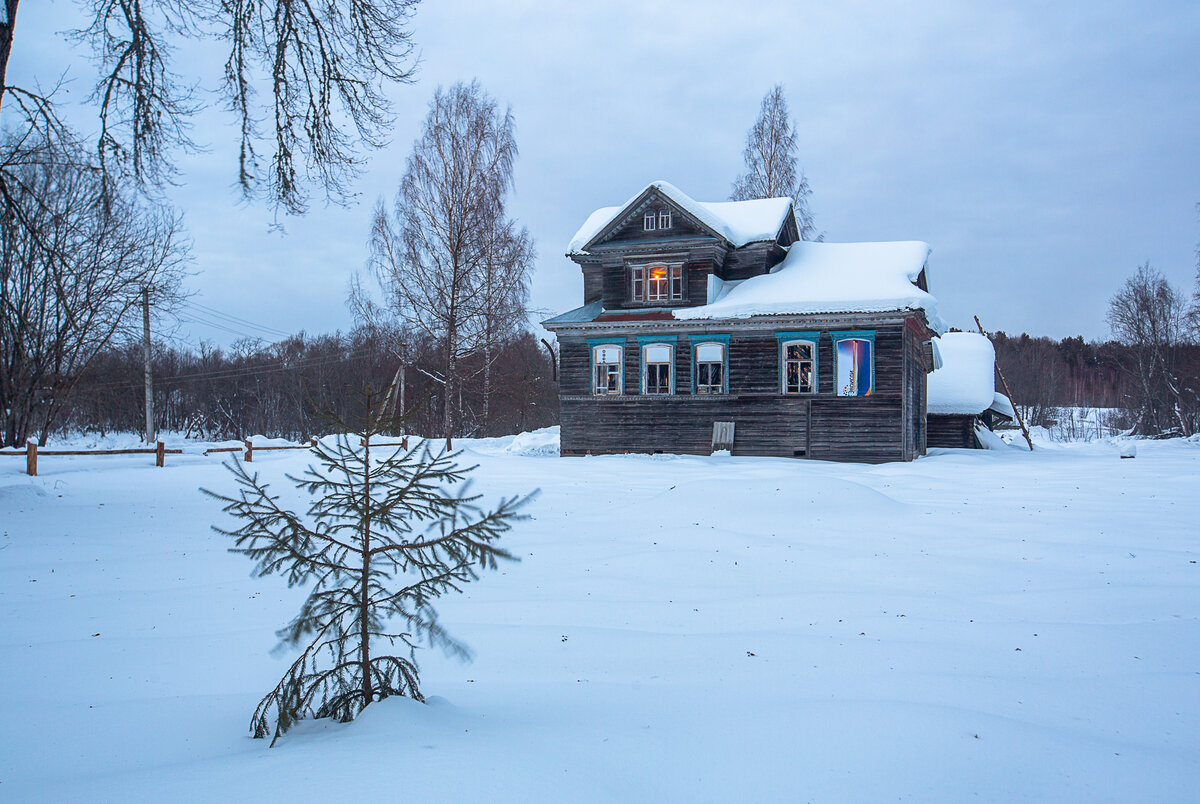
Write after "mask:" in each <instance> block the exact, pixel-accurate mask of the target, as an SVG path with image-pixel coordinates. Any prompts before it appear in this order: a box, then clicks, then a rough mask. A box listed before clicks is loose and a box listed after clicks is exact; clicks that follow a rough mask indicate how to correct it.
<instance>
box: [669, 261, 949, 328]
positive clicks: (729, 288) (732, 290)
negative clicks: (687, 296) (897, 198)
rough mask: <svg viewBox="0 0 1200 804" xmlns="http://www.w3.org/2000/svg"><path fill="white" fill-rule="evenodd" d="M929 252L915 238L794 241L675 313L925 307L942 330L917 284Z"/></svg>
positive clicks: (692, 315)
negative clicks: (783, 253) (763, 270)
mask: <svg viewBox="0 0 1200 804" xmlns="http://www.w3.org/2000/svg"><path fill="white" fill-rule="evenodd" d="M929 251H930V249H929V245H928V244H926V243H922V242H920V241H916V240H911V241H898V242H891V243H809V242H798V243H794V244H792V247H791V248H790V249H789V250H788V255H787V257H785V258H784V260H783V262H781V263H780V264H779V265H777V266H775V268H774V269H772V271H771V273H769V274H763V275H762V276H755V277H751V278H750V279H745V280H742V281H740V282H726V283H725V287H724V288H723V290H722V292H721V293H720V294H719V295H718V296H717V298H716V299H714V300H713V301H712V302H711V303H709V304H705V305H702V306H699V307H687V308H682V309H679V310H675V311H674V312H675V317H676V318H679V319H685V320H686V319H693V318H749V317H750V316H756V315H793V314H805V313H844V312H864V313H866V312H885V311H888V310H924V311H925V314H926V317H927V318H928V319H929V322H930V325H931V326H933V328H934V329H936V330H940V329H942V326H941V319H939V318H938V317H937V313H936V305H937V300H936V299H935V298H934V297H933V296H932V295H930V294H929V293H927V292H925V291H923V290H921V289H920V288H918V287H917V286H916V285H915V284H913V283H914V282H916V280H917V277H918V276H919V275H920V273H921V269H922V268H924V267H925V261H926V260H927V259H928V257H929Z"/></svg>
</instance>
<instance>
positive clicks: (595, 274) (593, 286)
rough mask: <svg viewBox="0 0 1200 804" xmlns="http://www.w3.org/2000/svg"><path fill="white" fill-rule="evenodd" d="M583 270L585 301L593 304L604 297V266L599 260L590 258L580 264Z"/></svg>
mask: <svg viewBox="0 0 1200 804" xmlns="http://www.w3.org/2000/svg"><path fill="white" fill-rule="evenodd" d="M579 267H580V269H581V270H582V271H583V303H584V304H591V303H592V302H594V301H599V300H600V299H603V298H604V268H603V266H601V265H600V261H599V260H588V261H586V262H583V263H581V265H580V266H579Z"/></svg>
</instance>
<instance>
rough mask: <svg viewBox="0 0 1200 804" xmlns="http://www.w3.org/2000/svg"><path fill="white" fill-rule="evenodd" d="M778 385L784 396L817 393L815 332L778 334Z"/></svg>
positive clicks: (818, 335) (817, 338) (816, 336)
mask: <svg viewBox="0 0 1200 804" xmlns="http://www.w3.org/2000/svg"><path fill="white" fill-rule="evenodd" d="M775 339H776V340H777V341H779V380H780V382H779V384H780V389H779V390H780V391H781V392H783V393H785V394H815V393H816V392H817V344H818V342H819V340H820V333H817V332H779V333H776V335H775Z"/></svg>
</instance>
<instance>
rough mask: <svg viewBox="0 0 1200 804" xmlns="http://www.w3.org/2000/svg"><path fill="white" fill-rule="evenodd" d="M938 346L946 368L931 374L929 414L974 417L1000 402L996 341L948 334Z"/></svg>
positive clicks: (981, 337) (968, 335) (938, 340)
mask: <svg viewBox="0 0 1200 804" xmlns="http://www.w3.org/2000/svg"><path fill="white" fill-rule="evenodd" d="M935 343H936V344H937V348H938V351H939V352H940V353H941V355H942V367H941V368H939V369H937V370H936V371H934V372H933V373H932V374H930V375H929V412H930V413H943V414H947V413H955V414H966V415H972V416H974V415H978V414H980V413H983V412H984V411H985V410H987V409H988V408H990V407H992V405H993V404H995V402H996V375H995V366H996V350H995V349H994V348H992V342H991V341H989V340H988V339H987V338H985V337H984V336H983V335H980V334H978V333H975V332H947V333H945V334H944V335H942V336H941V337H939V338H938V339H937V340H936V341H935ZM1004 401H1005V402H1008V400H1007V399H1005V400H1004ZM1010 410H1011V407H1010ZM1001 412H1003V411H1001Z"/></svg>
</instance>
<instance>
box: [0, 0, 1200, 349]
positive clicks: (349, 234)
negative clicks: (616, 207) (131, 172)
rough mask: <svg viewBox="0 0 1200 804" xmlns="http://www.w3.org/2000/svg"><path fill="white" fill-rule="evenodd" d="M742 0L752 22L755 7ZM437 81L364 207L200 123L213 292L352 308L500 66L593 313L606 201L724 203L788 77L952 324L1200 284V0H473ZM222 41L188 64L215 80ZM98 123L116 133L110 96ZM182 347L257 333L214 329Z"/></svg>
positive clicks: (1096, 319) (200, 242)
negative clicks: (282, 200)
mask: <svg viewBox="0 0 1200 804" xmlns="http://www.w3.org/2000/svg"><path fill="white" fill-rule="evenodd" d="M731 8H733V9H736V11H730V10H729V9H731ZM75 9H76V6H75V4H74V2H73V0H25V2H24V3H22V5H21V8H20V14H19V16H18V28H17V32H16V39H15V42H14V49H13V56H12V59H11V61H10V64H9V79H10V82H11V83H30V82H31V80H32V78H33V77H35V76H36V78H37V79H38V80H40V81H41V82H42V84H43V85H45V84H51V83H53V82H54V81H55V80H56V79H57V77H58V76H59V75H60V74H61V73H63V72H64V71H65V72H66V76H67V78H68V79H70V80H71V83H69V84H68V85H67V87H66V89H65V94H64V95H63V99H64V100H65V101H66V102H68V103H79V104H81V105H82V104H84V102H85V101H86V98H87V95H88V93H89V90H90V86H91V83H92V81H93V80H94V79H93V74H92V65H91V62H89V61H88V59H87V58H85V57H84V54H82V52H81V51H79V50H77V49H76V48H74V46H72V45H70V44H69V43H67V42H64V41H63V39H62V38H61V37H60V36H57V35H56V33H55V32H56V31H59V30H62V29H64V28H67V27H70V26H71V25H72V24H76V23H73V22H72V20H73V19H74V18H75V15H76V10H75ZM414 31H415V37H416V41H417V43H418V46H419V47H420V49H421V51H422V63H421V69H420V72H419V75H418V82H417V83H416V84H415V85H411V86H406V87H399V88H397V89H395V91H394V92H393V93H392V95H393V97H394V98H395V100H396V111H397V120H396V125H395V129H394V132H393V137H392V141H393V144H392V145H391V147H389V148H388V149H387V150H385V151H382V152H378V153H376V154H375V155H374V156H373V158H372V160H371V163H370V166H369V169H368V171H367V173H366V174H365V175H364V176H363V178H362V180H361V181H360V182H359V185H358V187H357V190H358V192H359V194H360V203H359V204H358V205H357V206H353V207H350V208H348V209H342V208H332V209H326V208H323V207H321V205H320V204H314V208H313V210H312V211H311V212H310V213H309V215H307V216H306V217H304V218H300V219H285V220H283V221H282V222H283V224H284V227H285V229H286V233H285V234H280V233H279V232H276V231H271V229H270V224H271V222H272V220H273V218H274V213H273V212H272V211H271V210H270V209H268V208H265V207H262V206H249V207H247V206H245V205H242V204H240V203H239V202H238V198H237V194H236V193H235V191H234V190H233V188H232V182H233V179H234V177H235V170H236V164H235V158H234V154H235V151H234V148H235V146H236V131H235V129H234V128H233V127H232V121H231V119H230V118H229V117H228V116H226V115H225V114H224V113H222V112H220V111H219V110H213V111H210V112H208V113H206V114H204V115H202V116H201V117H200V118H199V119H198V120H197V125H196V133H197V135H198V139H200V140H201V141H204V142H206V143H207V144H208V145H209V146H210V151H209V152H208V153H206V154H203V155H195V156H188V157H185V158H182V159H181V160H180V166H181V168H182V174H181V185H180V186H179V187H178V188H177V190H175V191H173V192H172V196H173V198H174V201H175V203H176V204H177V205H178V206H179V207H180V208H181V209H182V210H183V211H184V213H185V214H186V219H187V225H188V228H189V230H190V233H191V236H192V238H193V240H194V243H195V248H194V255H195V269H196V271H197V274H196V276H195V277H194V278H193V280H192V286H193V288H194V289H195V290H196V291H198V293H199V296H198V297H197V300H198V301H200V302H201V303H204V304H207V305H209V306H211V307H214V308H218V309H220V310H224V311H226V312H228V313H232V314H234V315H237V316H241V317H243V318H246V319H251V320H254V321H256V322H259V323H261V324H264V325H267V326H270V327H273V328H277V329H282V330H286V331H296V330H300V329H304V330H306V331H308V332H310V333H313V332H325V331H330V330H333V329H336V328H345V327H347V326H348V325H349V324H350V323H351V319H350V315H349V313H348V312H347V310H346V307H345V304H344V298H345V292H346V286H347V282H348V280H349V277H350V274H351V273H352V272H353V271H354V270H356V269H358V268H360V267H361V266H362V264H363V260H364V257H365V253H366V252H365V246H364V243H365V240H366V235H367V230H368V226H369V218H370V211H371V206H372V204H373V203H374V200H375V199H376V198H378V197H379V196H380V195H383V196H386V197H389V198H390V197H391V195H392V194H393V193H394V191H395V188H396V185H397V183H398V182H399V179H400V175H401V172H402V171H403V166H404V160H405V157H406V155H407V152H408V148H409V145H410V143H411V142H412V141H413V139H414V138H415V137H416V135H417V131H418V128H419V125H420V121H421V118H422V117H423V115H424V111H425V107H426V104H427V103H428V100H429V98H430V96H431V95H432V93H433V90H434V88H435V87H436V86H437V85H438V84H439V83H440V84H449V83H452V82H453V81H456V80H470V79H471V78H478V79H479V80H480V82H481V83H482V84H483V86H484V88H485V89H487V90H488V91H489V92H490V93H492V94H493V95H494V96H495V97H497V98H498V99H499V100H500V101H501V102H502V103H508V104H511V105H512V107H513V110H514V113H515V115H516V119H517V125H518V142H519V144H520V148H521V158H520V160H519V161H518V163H517V169H516V174H517V192H516V196H515V197H514V198H513V200H512V206H511V209H512V212H513V213H514V214H515V215H516V216H517V217H519V218H520V220H521V221H522V222H523V223H524V224H525V225H527V226H528V227H529V229H530V231H531V232H532V233H533V235H534V237H535V238H536V239H537V244H538V253H539V258H538V265H537V272H536V274H535V278H534V285H533V300H534V303H535V304H536V305H537V306H539V307H541V308H543V309H545V310H546V311H547V312H548V313H554V312H561V311H563V310H566V309H569V308H571V307H574V306H577V305H578V304H579V303H580V302H581V297H582V282H581V280H580V278H579V272H578V269H577V268H576V267H575V265H574V264H573V263H571V262H570V261H569V260H567V259H566V258H565V257H563V252H564V251H565V248H566V244H567V242H568V241H569V239H570V237H571V235H572V234H573V233H574V231H575V229H576V228H577V227H578V226H579V225H580V224H581V223H582V222H583V220H584V218H585V217H586V216H587V214H588V213H589V212H591V211H592V210H593V209H595V208H597V207H601V206H608V205H611V204H616V203H620V202H622V201H624V200H625V199H626V198H628V197H629V196H630V195H632V194H633V193H634V192H636V191H637V190H638V189H640V188H641V187H643V186H645V185H646V184H648V183H649V182H650V181H652V180H655V179H666V180H668V181H670V182H672V183H674V184H675V185H676V186H678V187H679V188H681V189H682V190H684V191H685V192H686V193H688V194H689V195H691V196H692V197H694V198H697V199H700V200H721V199H723V198H725V197H726V196H727V195H728V192H729V186H730V184H731V182H732V180H733V178H734V177H735V175H736V174H737V173H738V171H739V170H740V169H741V167H742V164H741V151H742V146H743V144H744V139H745V133H746V129H747V128H748V127H749V126H750V124H751V122H752V121H753V118H754V115H755V113H756V111H757V109H758V104H759V100H760V99H761V97H762V95H763V93H764V92H765V91H766V90H767V89H768V88H769V87H770V86H771V85H772V84H774V83H776V82H781V83H783V84H784V86H785V88H786V90H787V94H788V99H789V101H790V104H791V109H792V114H793V117H794V120H795V122H796V123H797V126H798V129H799V142H800V162H801V165H802V166H803V168H804V170H805V171H806V172H807V174H808V176H809V180H810V182H811V185H812V188H813V199H812V204H813V209H814V212H815V214H816V220H817V225H818V226H819V228H820V229H822V230H824V231H825V232H826V235H827V238H828V239H829V240H832V241H855V240H914V239H915V240H925V241H927V242H929V243H930V244H931V246H932V247H933V255H932V257H931V262H930V274H931V276H930V283H931V290H932V291H933V293H934V294H935V295H936V296H937V297H938V299H939V302H940V309H941V311H942V314H943V317H945V318H946V319H947V320H948V321H950V322H951V323H952V324H955V325H957V326H963V327H965V326H969V325H970V324H971V315H972V314H974V313H978V314H979V315H980V316H981V318H982V319H983V322H984V324H985V325H986V326H988V327H989V328H993V329H1004V330H1007V331H1009V332H1020V331H1023V330H1024V331H1029V332H1031V333H1035V334H1046V335H1051V336H1054V337H1062V336H1065V335H1075V334H1082V335H1084V336H1086V337H1089V338H1095V337H1105V336H1106V335H1107V328H1106V326H1105V324H1104V311H1105V307H1106V304H1107V300H1108V298H1109V297H1110V296H1111V295H1112V294H1113V293H1114V292H1115V291H1116V290H1117V289H1118V287H1119V286H1120V284H1121V283H1122V282H1123V281H1124V279H1125V277H1127V276H1128V275H1129V274H1130V273H1132V272H1133V270H1134V269H1135V267H1136V266H1137V265H1138V264H1140V263H1141V262H1143V261H1145V260H1149V261H1150V262H1151V263H1152V264H1153V265H1154V266H1155V267H1157V268H1159V269H1160V270H1162V271H1163V272H1164V273H1165V274H1166V275H1167V276H1168V278H1170V279H1171V280H1172V281H1173V282H1174V283H1175V284H1176V285H1177V286H1179V287H1180V288H1181V289H1186V290H1187V291H1188V292H1189V293H1190V291H1191V289H1192V282H1193V278H1194V276H1195V266H1196V256H1195V249H1196V245H1197V242H1198V241H1200V219H1198V217H1197V208H1196V204H1197V202H1200V137H1198V136H1197V132H1200V3H1195V2H1176V3H1151V2H1140V3H1135V2H1081V3H1069V4H1067V3H1059V4H1047V3H991V4H982V3H977V2H928V3H903V4H897V3H884V2H878V3H876V2H844V3H837V4H827V3H815V2H814V3H798V2H777V3H770V2H767V3H742V4H736V5H731V4H729V3H727V2H708V0H691V1H690V2H678V3H675V2H652V1H647V0H641V1H640V2H623V1H619V2H583V1H582V0H580V1H579V2H570V3H562V2H553V3H535V2H505V3H495V2H486V1H483V2H455V1H454V0H444V1H443V2H437V1H436V0H430V2H427V3H425V4H424V5H422V6H421V7H420V8H419V10H418V12H417V15H416V18H415V21H414ZM223 55H224V54H223V53H222V52H221V50H220V47H219V46H218V45H215V44H207V45H205V46H197V45H189V46H187V47H186V48H185V49H184V50H182V51H181V52H180V54H179V62H180V64H179V67H180V69H181V70H182V69H184V67H185V65H186V67H187V69H189V70H193V69H194V70H195V71H197V72H198V74H199V75H200V77H201V78H202V79H204V80H205V81H206V83H207V85H209V86H215V83H214V81H213V80H212V79H213V78H215V76H216V75H217V73H218V70H219V67H220V64H221V62H222V60H223ZM73 116H74V119H75V120H76V121H77V123H78V124H79V125H80V126H81V127H93V126H94V122H93V119H92V116H91V114H90V112H88V111H86V110H84V109H80V110H79V111H78V112H77V113H74V115H73ZM184 335H185V336H186V337H188V338H189V339H190V340H192V341H195V340H196V339H198V338H200V337H205V338H208V339H210V340H213V341H215V342H217V343H226V342H228V341H229V340H231V339H232V337H233V336H231V335H229V334H228V333H225V332H220V331H216V330H211V329H207V328H204V327H196V326H193V327H192V328H191V329H190V330H185V332H184Z"/></svg>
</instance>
